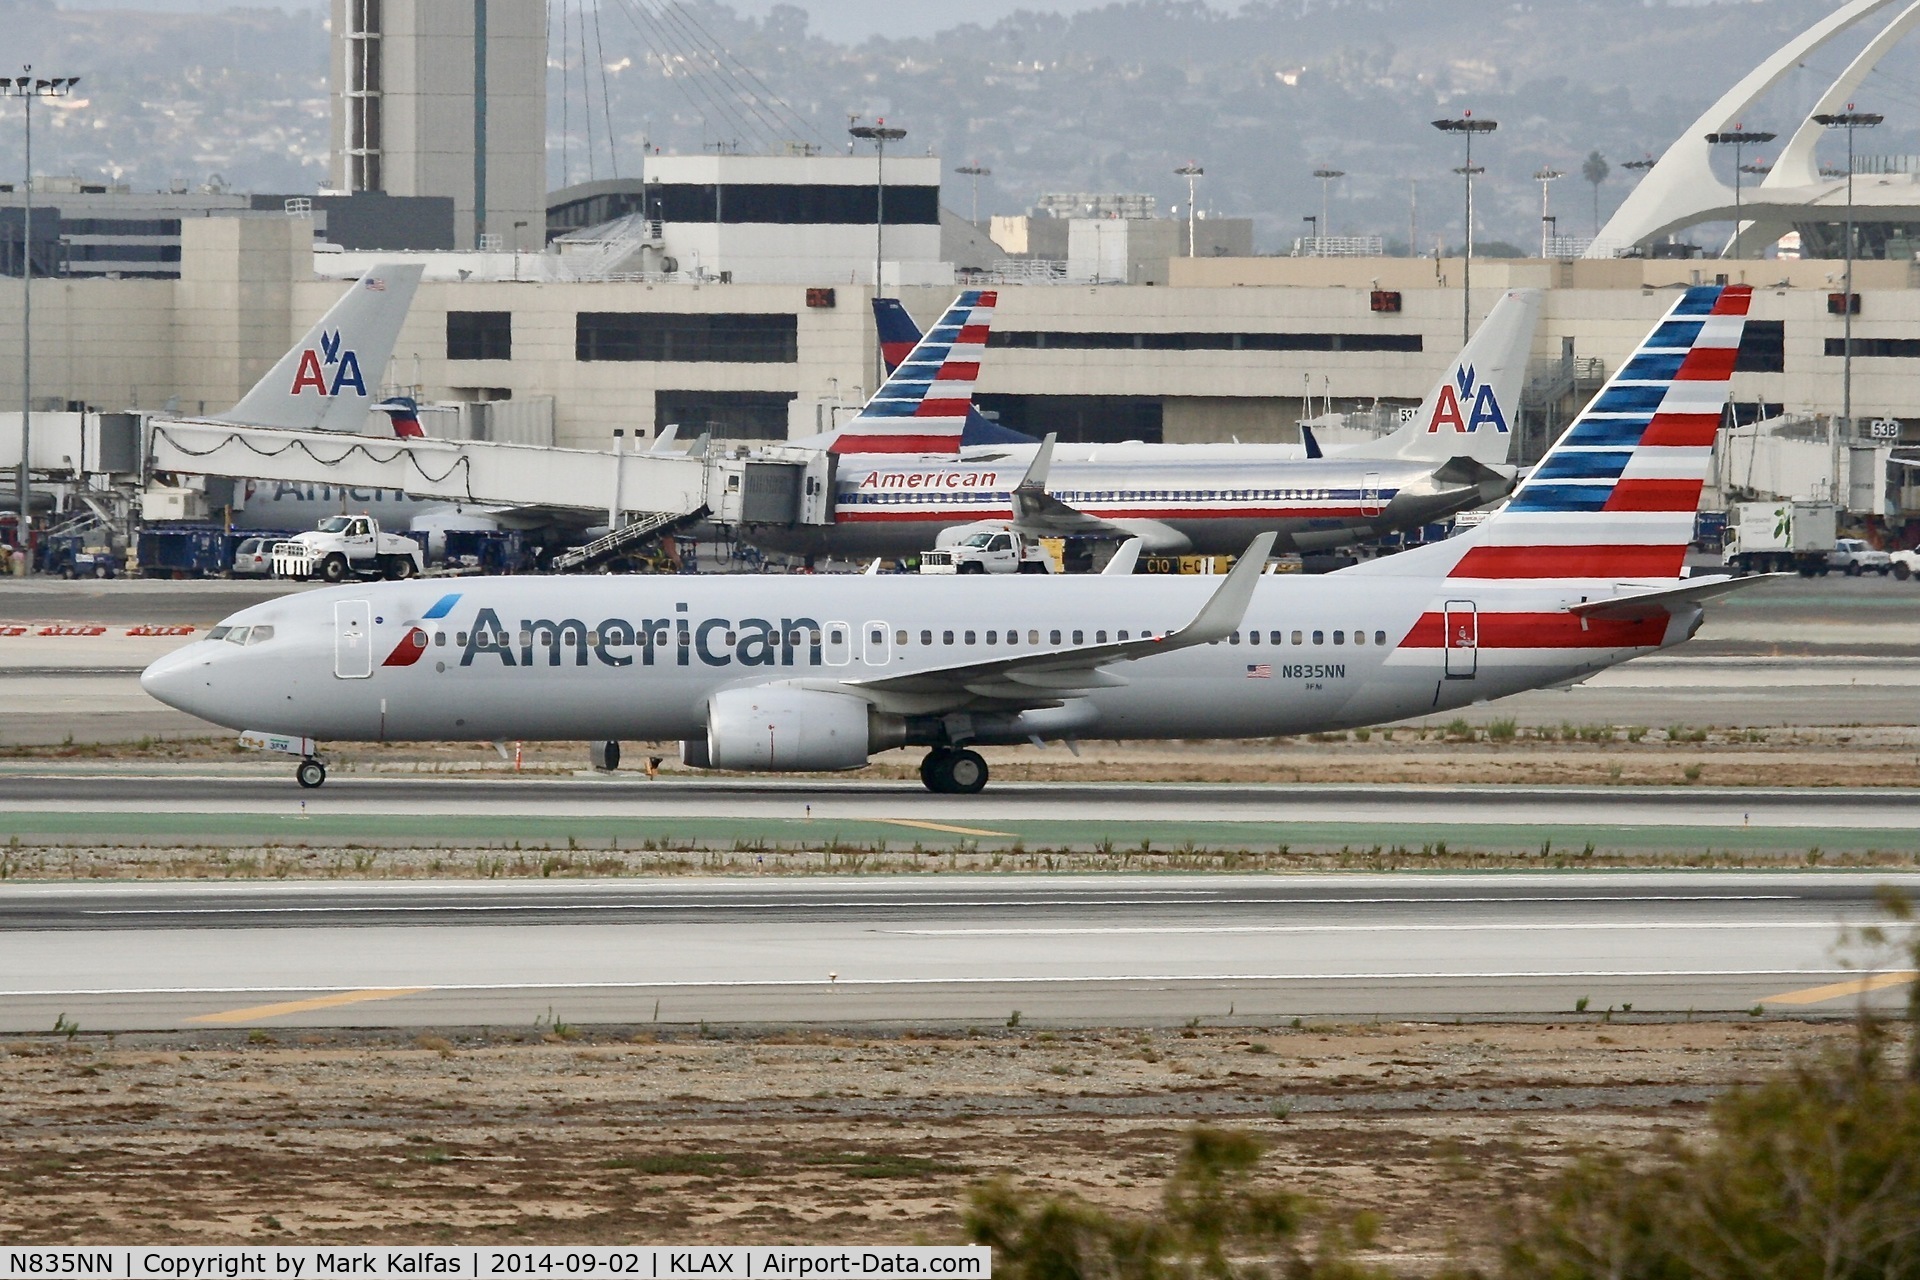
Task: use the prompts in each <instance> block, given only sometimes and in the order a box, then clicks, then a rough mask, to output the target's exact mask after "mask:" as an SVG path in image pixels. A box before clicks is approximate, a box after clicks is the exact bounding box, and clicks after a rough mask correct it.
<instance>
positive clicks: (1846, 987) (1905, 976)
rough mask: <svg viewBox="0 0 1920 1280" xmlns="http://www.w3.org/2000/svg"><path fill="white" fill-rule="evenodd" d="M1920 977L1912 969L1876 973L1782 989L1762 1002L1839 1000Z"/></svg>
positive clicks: (1785, 1002)
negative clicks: (1818, 985) (1810, 985)
mask: <svg viewBox="0 0 1920 1280" xmlns="http://www.w3.org/2000/svg"><path fill="white" fill-rule="evenodd" d="M1915 978H1920V973H1915V972H1914V971H1913V970H1911V969H1905V970H1901V971H1899V972H1895V973H1876V974H1874V975H1872V976H1871V977H1867V978H1854V979H1852V980H1851V981H1848V982H1835V983H1831V984H1829V985H1827V986H1824V987H1808V988H1806V989H1805V990H1804V991H1782V992H1781V993H1780V994H1779V995H1777V996H1768V997H1766V998H1765V999H1764V1000H1762V1001H1761V1002H1760V1003H1761V1004H1820V1003H1822V1002H1824V1001H1827V1000H1838V999H1839V998H1840V997H1842V996H1863V995H1865V994H1866V993H1867V992H1869V991H1882V990H1885V989H1886V988H1887V987H1899V986H1904V985H1906V984H1907V983H1909V982H1912V981H1913V980H1914V979H1915Z"/></svg>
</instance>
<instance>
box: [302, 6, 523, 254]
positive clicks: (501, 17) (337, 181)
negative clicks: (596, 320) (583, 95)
mask: <svg viewBox="0 0 1920 1280" xmlns="http://www.w3.org/2000/svg"><path fill="white" fill-rule="evenodd" d="M332 46H333V47H332V71H333V74H332V86H333V92H332V97H333V166H332V185H333V186H334V188H335V189H336V190H340V191H384V192H386V193H387V194H388V195H395V196H451V197H452V198H453V202H454V244H455V245H456V246H458V247H460V248H477V247H480V245H481V244H482V243H483V241H482V240H481V239H480V237H482V236H486V235H492V236H498V237H499V240H498V242H497V243H502V244H507V243H511V242H512V241H513V239H514V234H513V231H514V224H515V223H516V222H521V223H525V224H526V225H527V226H529V227H533V228H536V229H537V230H536V231H535V233H534V235H535V240H534V243H539V242H540V241H539V239H538V237H540V236H541V235H543V234H544V231H545V228H546V203H547V201H546V195H547V183H546V119H547V67H546V59H547V33H546V17H545V11H544V9H543V8H542V7H541V6H539V5H536V4H527V3H525V2H524V0H333V39H332Z"/></svg>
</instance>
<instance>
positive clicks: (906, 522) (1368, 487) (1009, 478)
mask: <svg viewBox="0 0 1920 1280" xmlns="http://www.w3.org/2000/svg"><path fill="white" fill-rule="evenodd" d="M1142 447H1144V446H1139V447H1135V448H1134V449H1129V450H1126V451H1125V452H1124V453H1123V454H1122V456H1120V457H1117V458H1105V457H1099V456H1095V457H1092V458H1083V457H1068V458H1065V459H1062V458H1060V457H1057V456H1056V458H1055V460H1054V463H1053V466H1052V468H1051V469H1050V471H1049V473H1048V479H1047V484H1046V489H1047V492H1048V493H1049V494H1050V495H1052V496H1053V497H1055V498H1057V499H1059V500H1060V501H1061V502H1064V503H1065V504H1067V505H1068V506H1070V507H1072V508H1074V509H1075V510H1076V511H1080V512H1083V513H1085V514H1086V515H1088V516H1092V517H1095V518H1097V519H1098V520H1101V521H1105V522H1107V523H1108V524H1110V525H1112V526H1115V527H1116V528H1117V529H1118V530H1120V531H1124V533H1123V534H1110V535H1108V536H1135V537H1139V538H1140V539H1141V541H1142V543H1143V544H1144V548H1145V549H1146V550H1148V551H1155V552H1187V551H1192V552H1198V553H1201V554H1205V555H1231V554H1234V553H1236V552H1238V551H1240V550H1241V549H1243V548H1244V547H1245V546H1246V545H1247V542H1248V541H1249V540H1250V539H1251V538H1253V537H1254V536H1255V535H1256V534H1259V533H1263V532H1266V531H1268V530H1272V531H1274V532H1277V533H1278V534H1279V535H1280V538H1279V542H1278V544H1277V546H1278V548H1279V549H1280V550H1282V551H1314V550H1320V549H1324V548H1328V547H1336V546H1344V545H1348V544H1350V543H1354V542H1358V541H1362V540H1365V539H1369V538H1375V537H1379V536H1381V535H1382V534H1385V533H1388V532H1391V531H1394V530H1402V529H1413V528H1418V527H1420V526H1421V525H1424V524H1428V523H1431V522H1433V521H1437V520H1443V519H1445V518H1446V517H1448V516H1450V515H1452V514H1454V513H1455V512H1458V511H1464V510H1467V509H1469V508H1472V507H1478V506H1481V505H1483V504H1485V503H1487V502H1491V501H1495V500H1497V499H1498V498H1499V497H1500V496H1501V495H1502V494H1504V493H1505V492H1506V490H1507V487H1508V477H1507V476H1506V475H1505V474H1502V473H1496V472H1494V471H1493V470H1492V469H1490V468H1484V467H1478V466H1475V465H1473V464H1471V463H1467V462H1465V461H1464V460H1463V461H1462V462H1461V463H1460V464H1459V465H1458V467H1456V468H1455V473H1450V472H1449V471H1448V470H1447V469H1446V464H1436V463H1433V462H1425V461H1405V460H1400V459H1392V458H1387V459H1351V460H1349V459H1343V458H1340V457H1331V458H1319V459H1313V460H1306V459H1302V458H1297V457H1292V458H1288V457H1274V456H1270V455H1269V456H1267V457H1264V458H1263V457H1261V456H1260V455H1259V453H1258V446H1239V447H1238V448H1237V449H1236V450H1235V453H1234V454H1230V455H1227V456H1221V455H1220V454H1218V453H1215V452H1213V451H1212V450H1210V449H1209V450H1202V451H1196V452H1194V453H1190V454H1185V456H1183V450H1184V448H1185V447H1184V446H1180V445H1163V446H1156V447H1155V448H1157V449H1162V450H1165V453H1164V454H1155V455H1151V456H1146V457H1141V456H1137V454H1138V450H1139V448H1142ZM1242 450H1245V451H1246V452H1241V451H1242ZM1033 454H1034V449H1033V448H1032V447H1027V448H1020V447H1008V448H1005V449H995V450H991V451H983V453H982V454H979V455H975V456H971V457H969V456H964V455H963V456H961V457H958V458H939V457H929V456H902V457H885V456H872V455H852V456H848V457H845V458H843V459H841V461H840V464H839V466H838V468H837V469H836V474H835V479H834V518H833V523H832V524H830V525H820V526H804V527H791V528H789V527H779V528H773V527H754V526H749V527H748V528H747V529H745V530H744V531H743V532H744V533H745V536H746V537H747V538H748V540H749V541H753V542H757V543H760V544H762V545H764V546H766V547H769V548H771V549H773V550H778V551H788V552H797V553H803V554H809V555H836V556H869V555H907V554H911V553H913V552H916V551H924V550H926V549H927V548H929V547H931V546H933V545H934V542H935V539H936V538H937V537H938V536H939V534H940V532H941V531H942V530H944V529H948V528H952V527H954V526H956V525H964V524H971V523H974V522H976V521H981V520H1006V519H1009V518H1010V517H1011V516H1012V514H1013V509H1012V496H1013V490H1014V487H1015V486H1016V485H1018V484H1019V483H1020V481H1021V478H1022V477H1023V476H1024V475H1025V474H1026V470H1027V467H1028V465H1029V464H1030V463H1031V462H1032V460H1033ZM1236 455H1237V456H1236ZM1456 473H1457V474H1456Z"/></svg>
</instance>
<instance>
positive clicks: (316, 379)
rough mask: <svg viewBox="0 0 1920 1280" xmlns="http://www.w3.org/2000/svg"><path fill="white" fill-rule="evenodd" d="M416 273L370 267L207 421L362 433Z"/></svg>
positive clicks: (413, 266)
mask: <svg viewBox="0 0 1920 1280" xmlns="http://www.w3.org/2000/svg"><path fill="white" fill-rule="evenodd" d="M420 272H421V267H420V266H419V265H418V264H417V263H406V264H402V263H397V262H383V263H378V264H376V265H375V266H374V267H373V269H372V270H370V271H368V272H367V274H366V275H364V276H362V277H360V279H358V280H356V281H354V283H353V287H352V288H350V289H348V290H347V292H346V295H345V296H344V297H342V298H341V299H340V301H338V302H336V303H334V304H333V306H332V307H331V308H329V309H328V311H327V314H325V315H324V316H321V317H320V322H319V323H318V324H316V325H314V326H313V328H311V329H309V330H307V336H306V337H304V338H302V339H301V340H300V341H299V343H298V344H296V345H295V346H294V348H293V350H291V351H289V352H287V354H286V355H284V356H282V357H281V358H280V363H278V364H276V365H274V366H273V368H272V369H270V370H268V372H267V376H266V377H264V378H262V379H260V381H259V382H257V383H255V384H254V388H253V390H251V391H249V392H247V394H246V395H245V396H243V397H242V398H241V400H240V403H239V404H236V405H234V406H233V408H231V409H229V410H227V411H226V412H225V413H222V414H216V415H214V418H215V421H218V422H233V423H239V424H242V425H245V426H250V427H286V428H289V429H291V430H295V431H344V432H351V433H355V434H358V433H359V432H360V431H362V430H364V429H365V427H366V421H367V412H368V411H369V410H371V409H373V408H374V407H375V404H376V401H377V398H378V395H377V393H378V392H379V389H380V380H381V378H382V377H383V376H385V374H386V371H387V358H388V357H389V356H391V355H392V354H393V344H394V340H395V339H397V338H398V337H399V336H400V326H401V324H402V323H403V322H404V321H405V320H406V318H407V308H408V307H410V306H412V305H413V294H414V290H415V289H416V288H418V287H419V284H420Z"/></svg>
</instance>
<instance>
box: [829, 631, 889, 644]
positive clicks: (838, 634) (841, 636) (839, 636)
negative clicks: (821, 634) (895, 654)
mask: <svg viewBox="0 0 1920 1280" xmlns="http://www.w3.org/2000/svg"><path fill="white" fill-rule="evenodd" d="M879 638H880V637H878V636H875V637H874V639H875V640H878V639H879ZM846 642H847V639H846V633H845V632H844V631H842V630H840V629H839V628H838V627H835V628H834V630H833V643H835V644H845V643H846Z"/></svg>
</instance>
